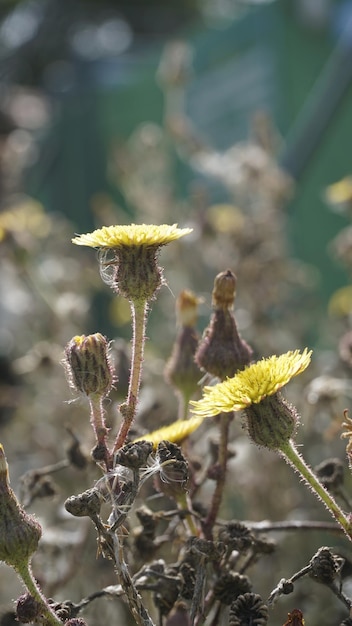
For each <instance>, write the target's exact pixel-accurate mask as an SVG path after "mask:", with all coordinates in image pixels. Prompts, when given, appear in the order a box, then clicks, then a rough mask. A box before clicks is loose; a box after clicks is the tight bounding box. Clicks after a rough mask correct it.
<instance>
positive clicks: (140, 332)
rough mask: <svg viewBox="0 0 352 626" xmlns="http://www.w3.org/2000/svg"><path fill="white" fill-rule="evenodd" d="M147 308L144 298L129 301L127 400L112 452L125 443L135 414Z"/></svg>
mask: <svg viewBox="0 0 352 626" xmlns="http://www.w3.org/2000/svg"><path fill="white" fill-rule="evenodd" d="M147 310H148V303H147V302H146V301H145V300H142V301H137V302H131V312H132V322H133V337H132V357H131V372H130V380H129V386H128V394H127V400H126V402H125V403H124V404H122V405H121V406H120V412H121V415H122V417H123V422H122V424H121V427H120V430H119V432H118V434H117V437H116V441H115V445H114V453H115V452H116V451H117V450H119V449H120V448H121V447H122V446H123V445H124V444H125V442H126V438H127V435H128V431H129V430H130V428H131V425H132V422H133V420H134V418H135V415H136V409H137V402H138V396H139V388H140V384H141V373H142V364H143V355H144V345H145V328H146V318H147Z"/></svg>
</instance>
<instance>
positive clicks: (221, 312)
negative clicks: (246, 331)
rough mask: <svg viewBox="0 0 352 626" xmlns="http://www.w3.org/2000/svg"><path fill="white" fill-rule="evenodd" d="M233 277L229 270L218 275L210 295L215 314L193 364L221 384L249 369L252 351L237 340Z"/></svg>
mask: <svg viewBox="0 0 352 626" xmlns="http://www.w3.org/2000/svg"><path fill="white" fill-rule="evenodd" d="M235 286H236V277H235V275H234V274H232V272H231V271H230V270H227V271H226V272H222V273H221V274H218V276H217V277H216V278H215V286H214V291H213V305H214V312H213V314H212V316H211V319H210V323H209V326H208V327H207V328H206V329H205V331H204V333H203V337H202V339H201V341H200V343H199V347H198V349H197V352H196V355H195V361H196V363H197V365H198V366H199V367H201V368H202V369H203V370H205V371H206V372H209V374H212V375H213V376H217V378H219V379H220V380H224V379H225V378H227V377H231V376H234V374H235V373H236V372H237V371H238V370H242V369H244V367H246V365H249V363H250V362H251V358H252V350H251V348H250V347H249V346H248V344H247V343H246V342H245V341H244V340H243V339H242V338H241V337H240V335H239V333H238V330H237V324H236V320H235V318H234V315H233V312H232V308H233V300H234V295H235Z"/></svg>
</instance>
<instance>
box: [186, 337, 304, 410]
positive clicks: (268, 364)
mask: <svg viewBox="0 0 352 626" xmlns="http://www.w3.org/2000/svg"><path fill="white" fill-rule="evenodd" d="M311 354H312V352H311V351H308V350H307V348H306V349H305V350H304V351H303V352H302V353H300V351H299V350H295V351H294V352H292V351H290V352H286V353H285V354H281V355H280V356H275V355H274V356H271V357H269V358H268V359H262V360H261V361H258V362H257V363H254V364H253V365H249V366H248V367H246V368H245V369H244V370H242V371H239V372H238V373H237V374H236V375H235V376H234V377H233V378H228V379H227V380H225V381H224V382H222V383H219V384H218V385H214V386H213V387H205V388H204V390H203V391H204V395H203V398H202V399H201V400H198V401H196V402H191V404H192V405H193V409H192V412H193V413H194V414H195V415H196V416H198V417H202V418H205V417H211V416H213V415H218V414H219V413H222V412H224V413H230V412H231V411H239V410H240V409H245V408H246V407H248V406H250V405H251V404H258V403H259V402H261V401H262V400H264V398H266V397H267V396H272V395H273V394H274V393H276V392H277V391H279V389H281V388H282V387H283V386H284V385H286V384H287V383H288V382H289V381H290V380H291V378H293V377H294V376H297V375H298V374H300V373H301V372H303V371H304V370H305V369H306V368H307V367H308V365H309V363H310V359H311Z"/></svg>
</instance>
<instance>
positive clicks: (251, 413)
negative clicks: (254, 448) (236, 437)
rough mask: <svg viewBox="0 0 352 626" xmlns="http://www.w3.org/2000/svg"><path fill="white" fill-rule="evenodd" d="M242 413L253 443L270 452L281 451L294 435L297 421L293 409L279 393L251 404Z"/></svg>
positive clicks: (296, 415) (297, 418) (296, 414)
mask: <svg viewBox="0 0 352 626" xmlns="http://www.w3.org/2000/svg"><path fill="white" fill-rule="evenodd" d="M243 413H244V415H245V420H246V427H247V431H248V434H249V436H250V438H251V439H252V441H253V443H255V444H257V445H258V446H264V448H269V449H270V450H281V449H282V448H283V447H284V446H285V445H286V444H287V442H288V441H289V440H290V439H291V437H292V436H293V435H294V433H295V431H296V427H297V424H298V421H299V416H298V413H297V411H296V409H295V407H294V406H292V405H291V404H289V403H288V402H287V401H286V400H285V399H284V398H283V397H282V395H281V394H280V393H275V394H273V395H272V396H267V397H266V398H264V399H263V400H261V402H258V403H253V404H251V405H250V406H248V407H247V408H246V409H244V411H243Z"/></svg>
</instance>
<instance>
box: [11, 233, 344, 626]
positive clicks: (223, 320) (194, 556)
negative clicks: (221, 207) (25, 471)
mask: <svg viewBox="0 0 352 626" xmlns="http://www.w3.org/2000/svg"><path fill="white" fill-rule="evenodd" d="M189 232H190V229H179V228H178V227H177V226H176V225H172V226H168V225H162V226H148V225H135V224H132V225H130V226H112V227H104V228H102V229H99V230H97V231H94V232H93V233H90V234H87V235H81V236H79V237H76V238H75V239H74V240H73V241H74V243H75V244H77V245H87V246H88V247H94V248H97V249H98V256H99V264H100V272H101V276H102V278H103V280H104V281H106V282H108V284H109V285H110V286H111V287H112V289H113V291H114V294H115V295H117V296H121V297H123V298H126V299H127V300H128V301H129V303H130V307H131V314H132V350H131V366H130V378H129V385H128V391H127V396H126V399H125V401H123V402H122V404H120V405H119V407H118V422H117V425H116V426H115V424H114V422H113V421H108V419H107V415H108V411H110V412H111V411H112V410H113V409H114V407H115V405H114V403H113V402H111V395H112V392H113V391H114V390H115V388H116V387H118V385H119V381H118V377H117V375H116V373H115V371H114V363H113V358H112V352H113V350H112V348H113V343H112V342H110V341H109V340H108V339H107V338H106V337H105V336H104V335H102V334H101V333H99V332H96V333H94V334H91V335H80V334H75V335H74V336H73V338H72V339H71V340H70V341H69V342H68V343H67V345H66V348H65V358H64V366H65V369H66V374H67V379H68V383H69V385H70V387H71V389H72V390H73V391H74V394H75V395H76V396H77V395H78V396H81V397H83V399H84V400H85V401H86V403H87V406H88V409H89V420H90V424H91V427H92V433H93V437H94V447H93V449H92V451H91V455H90V456H91V460H90V464H89V463H88V461H87V458H88V455H86V456H84V455H82V456H81V457H80V458H81V459H84V462H83V463H82V464H81V461H80V462H79V464H76V459H77V454H76V452H75V453H73V452H72V449H70V452H69V453H67V457H68V458H66V459H64V460H63V461H61V462H59V463H58V464H55V465H53V466H51V467H52V468H55V471H57V470H58V471H61V469H65V471H67V470H70V468H71V469H72V467H75V468H78V467H80V468H81V469H83V472H86V470H88V471H87V472H86V473H85V474H84V480H86V479H87V478H88V477H91V474H90V472H91V471H94V472H96V473H95V474H94V482H93V483H92V482H90V483H89V484H88V485H87V484H85V487H84V488H83V490H81V492H80V493H76V494H72V492H70V495H69V497H67V498H66V500H65V509H66V512H67V513H68V514H70V515H71V516H73V517H75V518H79V519H82V518H87V522H88V523H89V524H91V526H92V527H93V528H94V531H95V534H96V537H97V555H98V557H99V559H106V561H107V563H108V565H109V564H111V570H114V572H115V574H116V578H115V577H113V579H112V581H111V580H110V581H109V582H110V583H112V584H109V585H108V586H107V587H105V588H102V589H98V590H96V591H94V592H93V593H91V594H89V595H87V597H85V598H83V599H82V600H81V601H80V602H77V603H74V602H71V601H67V602H61V603H60V602H57V603H55V602H54V601H53V600H48V598H47V597H46V595H45V593H44V592H43V591H42V590H41V588H40V587H39V585H38V583H37V582H36V580H35V578H34V576H33V573H32V566H31V563H32V556H33V555H35V553H36V552H37V550H38V549H39V551H40V545H39V539H40V536H41V527H40V525H39V523H38V522H37V521H36V519H35V518H33V517H32V516H30V515H28V514H27V513H26V511H25V510H24V507H23V506H21V505H20V503H19V502H18V501H17V499H16V496H15V495H14V493H13V492H12V490H11V489H10V487H9V483H8V470H7V464H6V461H5V458H4V455H3V449H2V448H0V524H1V523H2V533H1V536H2V542H3V543H2V547H1V546H0V558H1V559H2V560H3V561H5V562H6V563H7V564H8V565H10V566H12V567H13V568H14V570H15V571H16V572H17V573H18V574H19V575H20V577H21V578H22V580H23V582H24V584H25V587H26V591H25V593H23V594H22V595H21V596H20V597H19V598H18V600H17V603H16V615H17V619H18V620H19V621H20V622H23V623H34V624H36V623H41V624H43V625H44V626H52V625H57V626H58V625H59V624H62V623H64V624H65V626H84V625H85V621H84V620H83V619H82V618H81V617H80V616H79V614H80V612H81V611H83V610H84V609H85V607H87V606H88V605H89V604H90V603H91V602H93V601H94V600H95V599H96V598H98V597H109V598H111V599H114V598H115V599H117V600H118V601H122V602H125V603H126V604H127V605H128V609H129V613H130V620H129V621H128V618H127V617H126V618H124V619H125V621H127V622H128V623H129V624H133V623H135V624H138V626H156V625H158V626H175V625H176V626H177V625H178V624H182V625H183V624H186V625H187V626H228V625H230V626H250V625H254V624H258V626H259V625H263V626H265V625H266V624H269V623H270V619H271V606H272V605H273V603H274V602H275V601H276V600H279V599H280V600H281V598H282V596H287V595H289V594H291V593H293V591H294V587H295V584H296V583H297V581H299V580H300V579H301V578H302V577H303V576H305V575H307V576H309V578H310V579H311V580H313V581H316V582H319V583H320V584H324V585H325V586H326V587H327V588H329V590H331V592H332V593H333V594H334V595H335V597H336V598H337V599H338V600H339V602H340V603H341V604H342V605H343V607H344V610H346V609H348V611H350V609H351V606H352V601H350V600H349V598H348V597H347V596H346V594H345V593H344V591H342V588H341V585H342V582H341V580H340V577H341V571H342V564H343V560H342V558H341V557H340V556H339V555H336V554H335V553H334V552H333V551H332V549H330V548H328V547H326V546H323V547H322V548H321V549H320V550H319V551H318V552H317V554H316V555H314V556H313V557H311V558H310V559H309V561H308V562H307V560H306V562H305V563H306V564H305V566H304V567H303V568H301V569H300V570H299V571H298V572H297V573H296V574H292V571H294V570H291V572H290V577H289V578H287V579H282V580H280V582H279V583H278V584H276V583H275V584H276V586H275V587H274V585H273V587H274V589H273V591H272V593H271V594H270V596H269V598H268V599H267V600H266V599H265V598H263V597H262V596H261V595H260V594H259V593H258V592H257V591H258V589H257V585H258V581H257V582H255V568H256V566H257V564H260V563H261V559H262V557H263V556H264V555H265V556H266V557H270V556H271V555H273V554H274V553H275V550H276V544H275V542H274V541H272V540H271V539H270V538H268V537H267V533H269V532H271V531H276V532H277V531H279V530H281V531H282V530H285V531H287V530H288V529H290V528H293V527H294V528H295V529H299V528H301V529H304V530H307V529H315V530H316V529H323V530H324V531H326V532H328V531H329V532H334V533H336V532H340V531H341V535H342V534H343V533H344V534H345V535H346V537H347V538H348V539H349V540H350V539H352V527H351V524H350V518H349V515H348V513H345V512H344V511H343V509H342V508H341V507H340V505H339V504H338V499H340V500H341V497H342V495H341V494H342V491H341V481H342V475H341V474H342V469H341V466H338V464H337V463H334V464H333V468H334V469H336V470H337V475H336V480H335V479H334V481H333V480H332V478H333V477H331V480H329V478H330V473H331V472H332V470H330V465H331V464H330V465H329V464H327V463H325V464H321V465H320V467H318V468H317V470H316V471H315V472H314V471H313V470H312V469H311V468H310V467H309V465H308V464H307V463H306V462H305V460H304V459H303V457H302V455H301V454H300V453H299V452H298V450H297V445H296V443H295V442H296V436H297V431H298V427H299V421H300V418H299V415H298V411H297V409H296V408H295V407H294V406H293V405H291V404H289V403H288V402H287V400H286V399H285V398H284V397H283V395H282V389H283V387H284V386H285V385H286V384H288V383H289V382H290V380H291V379H292V378H294V377H296V376H298V375H299V374H301V373H303V372H304V371H305V370H306V369H307V368H308V366H309V364H310V361H311V354H312V353H311V351H310V350H308V349H305V350H303V351H300V350H295V351H290V352H287V353H284V354H281V355H280V356H276V355H273V356H271V357H269V358H264V359H261V360H259V361H254V359H253V351H252V349H251V347H250V346H249V344H248V343H247V342H246V341H245V340H244V339H243V338H242V336H241V334H240V332H239V330H238V326H237V321H236V317H235V312H234V302H235V297H236V291H237V278H236V276H235V274H234V273H233V272H232V270H230V269H226V270H224V271H222V272H218V273H217V274H216V276H215V280H214V286H213V291H212V313H211V316H210V320H209V323H208V325H207V326H206V328H205V330H204V331H203V334H202V335H201V334H200V333H199V331H198V328H197V323H198V319H197V317H198V304H199V301H200V298H199V296H197V295H196V294H195V293H193V292H191V291H190V290H188V289H187V290H183V291H182V292H181V294H180V295H179V297H178V298H177V300H176V311H177V318H178V319H177V321H178V332H177V334H176V338H175V341H174V344H173V347H171V348H170V351H171V356H170V358H169V359H168V361H167V365H166V367H165V369H164V378H165V379H166V382H167V383H168V384H169V385H171V386H172V387H173V390H174V391H176V396H177V400H178V406H177V407H176V411H175V416H174V421H172V419H170V420H167V421H166V420H165V421H164V424H165V422H166V425H163V426H161V427H160V425H159V424H158V423H156V424H155V428H153V427H152V428H150V429H146V428H145V425H144V424H142V423H140V420H139V417H140V415H139V413H138V408H139V403H140V398H141V395H140V389H141V382H142V374H143V361H144V347H145V341H146V325H147V316H148V311H149V309H150V307H151V304H152V302H153V300H154V299H155V298H156V295H157V293H158V291H159V289H160V287H161V286H162V285H163V284H165V282H166V281H165V278H164V276H163V272H162V269H161V268H160V267H159V265H158V254H159V251H160V249H161V247H163V246H164V245H166V244H168V243H171V242H172V241H174V240H178V239H180V238H182V237H183V236H184V235H186V234H188V233H189ZM148 358H149V356H148ZM203 385H205V386H204V387H203ZM202 387H203V388H202ZM169 391H170V396H173V394H172V393H171V389H170V390H169ZM195 398H198V399H195ZM175 402H176V400H175ZM81 405H82V403H80V406H81ZM69 406H70V407H72V408H73V407H74V406H75V405H73V404H70V405H69ZM238 411H242V414H243V422H244V425H245V428H246V430H247V433H248V435H249V439H250V440H251V441H252V442H254V443H255V444H256V445H257V446H259V447H261V448H265V449H267V450H269V451H274V452H276V453H278V454H279V455H280V456H281V457H282V458H284V459H285V460H286V461H287V462H288V463H289V465H291V466H292V467H293V468H294V469H295V470H296V471H297V472H298V473H299V474H300V476H301V478H302V480H304V482H305V483H307V484H308V485H309V487H310V488H311V489H312V490H313V491H314V493H315V494H316V495H317V496H318V497H319V498H320V500H321V501H322V502H323V503H324V504H325V506H326V507H327V509H328V510H329V511H330V513H331V514H332V516H333V518H334V520H336V522H337V524H336V523H330V524H329V523H325V522H312V523H311V524H310V523H309V522H305V521H302V520H301V521H298V522H294V521H291V522H243V521H241V520H240V519H236V518H235V519H233V518H232V517H231V518H230V519H223V518H222V517H220V515H219V513H220V511H221V512H222V509H220V507H221V504H222V503H224V504H226V502H224V500H225V498H224V494H226V493H227V492H226V490H225V488H226V487H227V486H228V485H229V483H230V481H231V480H232V477H233V474H232V469H231V466H230V459H231V458H232V457H231V455H232V451H231V444H232V441H231V427H232V426H234V427H235V425H236V418H237V415H236V413H237V412H238ZM213 418H217V419H215V420H214V419H213ZM86 421H87V423H88V419H87V420H86ZM344 426H345V429H346V433H345V434H344V436H345V437H348V438H349V440H351V431H352V428H351V424H350V419H349V417H348V414H347V413H346V414H345V423H344ZM146 430H147V432H145V431H146ZM210 431H211V432H212V433H213V432H217V435H218V438H217V441H216V442H214V441H213V440H212V439H211V438H210V437H209V436H208V434H209V432H210ZM69 432H70V434H71V436H72V437H73V439H74V445H75V450H76V447H77V446H78V447H79V438H78V437H77V436H76V435H75V433H74V424H73V423H72V424H71V425H70V430H69ZM82 436H83V435H82ZM71 448H72V447H71ZM347 453H348V458H349V461H350V462H351V457H352V454H351V443H350V441H349V443H348V446H347ZM92 461H93V463H92ZM87 465H89V467H87ZM92 468H93V470H92ZM51 471H52V470H51V469H50V466H48V468H47V469H45V468H43V471H42V472H41V473H39V472H37V474H36V475H37V476H39V475H40V476H41V477H43V476H46V475H48V474H49V473H51ZM324 472H325V473H324ZM332 473H334V472H332ZM327 474H328V476H327ZM230 477H231V478H230ZM209 481H211V482H210V486H211V487H210V488H209ZM32 482H33V481H32ZM214 485H215V486H214ZM332 491H334V493H335V496H336V500H335V497H334V495H332V493H331V492H332ZM245 495H246V492H245V491H244V496H245ZM26 502H27V503H32V502H33V499H30V498H27V500H26ZM344 504H345V505H346V506H347V507H348V498H345V499H344ZM224 510H225V514H226V512H227V511H226V507H224ZM136 520H138V522H137V523H138V524H139V525H138V526H137V527H136ZM77 523H79V520H77ZM290 524H291V526H290ZM264 533H265V534H264ZM0 543H1V542H0ZM82 544H83V545H84V547H86V544H85V543H84V540H83V542H82ZM87 545H88V544H87ZM87 552H89V551H87ZM88 556H95V555H92V554H91V553H89V554H88ZM92 567H93V566H92ZM107 569H108V568H107ZM73 570H74V568H73ZM92 572H93V569H92ZM114 572H113V571H112V574H113V573H114ZM44 591H45V587H44ZM48 595H49V594H48ZM50 595H51V594H50ZM287 615H288V617H287ZM114 619H115V617H114V618H113V619H109V623H115V622H114ZM119 619H120V617H118V618H117V620H119ZM104 620H105V621H106V619H105V616H104ZM284 622H286V623H285V626H293V625H295V626H296V624H300V625H303V624H304V613H303V611H302V610H301V609H298V608H291V607H290V610H289V612H288V614H287V612H286V614H282V620H281V624H284ZM93 623H94V622H92V626H93ZM116 623H120V622H118V621H117V622H116ZM281 624H280V626H281Z"/></svg>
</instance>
